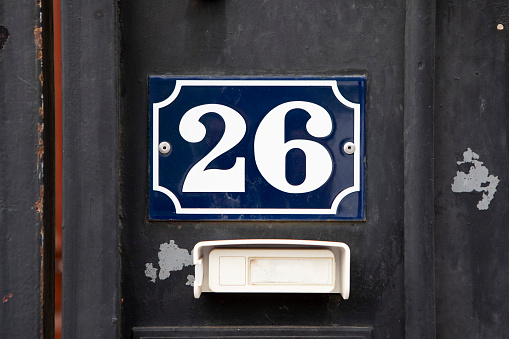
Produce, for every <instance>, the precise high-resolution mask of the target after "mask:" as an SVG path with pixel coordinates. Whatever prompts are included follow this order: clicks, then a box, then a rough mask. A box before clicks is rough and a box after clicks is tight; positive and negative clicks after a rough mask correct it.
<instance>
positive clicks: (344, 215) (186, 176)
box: [149, 76, 366, 220]
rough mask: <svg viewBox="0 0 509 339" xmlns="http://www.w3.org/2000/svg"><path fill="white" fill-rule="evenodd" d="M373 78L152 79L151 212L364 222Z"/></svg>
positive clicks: (175, 216) (179, 216) (166, 216)
mask: <svg viewBox="0 0 509 339" xmlns="http://www.w3.org/2000/svg"><path fill="white" fill-rule="evenodd" d="M365 100H366V80H365V78H364V77H331V78H328V77H327V78H309V77H306V78H300V79H294V78H292V79H288V78H277V79H274V78H270V79H262V78H185V77H171V76H150V77H149V111H150V124H149V126H150V133H149V134H150V135H149V170H150V171H149V172H150V173H149V184H150V185H149V218H150V219H152V220H204V219H205V220H214V219H223V220H224V219H233V220H363V219H364V210H365V203H364V195H365V194H364V140H365V137H364V116H365Z"/></svg>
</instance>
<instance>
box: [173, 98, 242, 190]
mask: <svg viewBox="0 0 509 339" xmlns="http://www.w3.org/2000/svg"><path fill="white" fill-rule="evenodd" d="M207 113H217V114H219V115H220V116H221V118H223V120H224V123H225V127H224V134H223V137H222V138H221V140H219V142H218V143H217V145H216V147H214V148H213V149H212V150H211V151H210V152H209V153H208V154H207V155H206V156H205V157H203V159H201V160H200V161H198V162H197V163H196V164H195V165H194V166H193V167H192V168H191V170H190V171H189V173H188V174H187V176H186V179H185V180H184V185H183V187H182V192H245V190H246V186H245V178H244V177H245V174H244V173H245V167H246V159H244V158H243V157H237V158H236V161H235V165H233V167H232V168H230V169H226V170H222V169H205V168H206V167H207V166H208V165H209V164H210V163H211V162H212V160H214V159H216V158H217V157H218V156H220V155H221V154H223V153H225V152H228V151H229V150H230V149H232V148H233V147H234V146H235V145H237V144H238V143H239V142H240V141H241V140H242V138H243V137H244V134H245V133H246V122H245V121H244V119H243V118H242V116H241V115H240V114H239V113H238V112H237V111H236V110H234V109H232V108H230V107H227V106H224V105H218V104H208V105H201V106H196V107H194V108H192V109H190V110H189V111H187V112H186V113H185V114H184V116H183V117H182V120H181V121H180V126H179V130H180V135H182V137H183V138H184V140H186V141H188V142H193V143H194V142H200V141H202V140H203V138H205V134H206V133H207V130H206V129H205V126H204V125H203V124H202V123H201V122H200V121H199V119H200V118H201V117H202V116H203V115H204V114H207Z"/></svg>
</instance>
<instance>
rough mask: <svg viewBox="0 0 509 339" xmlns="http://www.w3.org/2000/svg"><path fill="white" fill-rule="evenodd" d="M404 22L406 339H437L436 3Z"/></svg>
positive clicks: (410, 5)
mask: <svg viewBox="0 0 509 339" xmlns="http://www.w3.org/2000/svg"><path fill="white" fill-rule="evenodd" d="M406 5H407V8H406V13H407V14H406V22H405V89H404V93H405V114H404V139H403V144H404V165H405V171H404V187H405V189H404V197H405V205H404V206H405V211H404V215H405V245H404V247H405V255H404V256H405V337H406V338H423V339H424V338H430V339H431V338H435V247H434V228H433V227H434V207H433V194H434V193H433V179H434V172H433V169H434V167H433V165H434V164H433V109H434V106H433V94H434V92H433V90H434V78H435V75H434V72H435V57H434V52H435V50H434V45H435V2H434V0H408V1H407V2H406Z"/></svg>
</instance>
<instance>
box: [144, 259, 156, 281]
mask: <svg viewBox="0 0 509 339" xmlns="http://www.w3.org/2000/svg"><path fill="white" fill-rule="evenodd" d="M157 270H158V269H157V268H155V267H154V266H153V265H152V263H146V264H145V276H146V277H148V278H150V281H152V282H153V283H155V282H156V279H157Z"/></svg>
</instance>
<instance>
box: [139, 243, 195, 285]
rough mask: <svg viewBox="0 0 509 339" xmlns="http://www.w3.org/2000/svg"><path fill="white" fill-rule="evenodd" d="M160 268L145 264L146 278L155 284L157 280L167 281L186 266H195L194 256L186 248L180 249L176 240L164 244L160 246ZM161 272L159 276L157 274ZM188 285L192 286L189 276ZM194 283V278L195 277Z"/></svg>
mask: <svg viewBox="0 0 509 339" xmlns="http://www.w3.org/2000/svg"><path fill="white" fill-rule="evenodd" d="M157 256H158V258H159V262H158V265H159V268H156V267H154V264H153V263H146V264H145V276H146V277H148V278H150V281H151V282H153V283H155V282H156V280H157V278H159V279H160V280H165V279H167V278H168V277H169V276H170V273H171V272H176V271H181V270H182V269H184V267H185V266H190V265H192V264H193V256H192V253H191V254H190V253H189V251H188V250H186V249H185V248H180V247H178V245H177V244H175V241H174V240H170V242H169V243H162V244H161V245H160V246H159V253H158V254H157ZM157 270H159V274H157ZM187 279H188V281H187V283H186V285H190V283H189V281H190V280H189V276H188V277H187ZM193 281H194V277H193Z"/></svg>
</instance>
